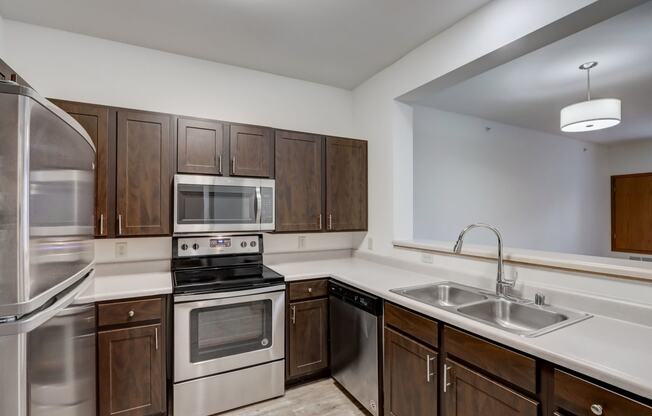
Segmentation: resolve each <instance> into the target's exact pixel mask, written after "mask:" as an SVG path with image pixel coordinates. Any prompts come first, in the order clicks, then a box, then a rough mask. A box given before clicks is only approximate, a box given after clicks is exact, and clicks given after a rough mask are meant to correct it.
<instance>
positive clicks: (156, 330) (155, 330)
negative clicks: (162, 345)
mask: <svg viewBox="0 0 652 416" xmlns="http://www.w3.org/2000/svg"><path fill="white" fill-rule="evenodd" d="M154 344H155V347H156V351H158V327H156V328H154Z"/></svg>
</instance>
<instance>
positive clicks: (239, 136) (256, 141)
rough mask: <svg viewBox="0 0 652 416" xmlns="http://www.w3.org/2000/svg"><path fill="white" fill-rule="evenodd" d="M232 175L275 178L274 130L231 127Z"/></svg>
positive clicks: (256, 127) (239, 126) (255, 127)
mask: <svg viewBox="0 0 652 416" xmlns="http://www.w3.org/2000/svg"><path fill="white" fill-rule="evenodd" d="M230 141H231V146H230V149H231V175H233V176H254V177H261V178H271V177H272V176H274V175H273V174H272V172H273V171H274V166H273V163H274V158H273V154H272V130H271V129H269V128H266V127H258V126H241V125H232V126H231V134H230Z"/></svg>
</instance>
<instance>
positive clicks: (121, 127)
mask: <svg viewBox="0 0 652 416" xmlns="http://www.w3.org/2000/svg"><path fill="white" fill-rule="evenodd" d="M117 118H118V120H117V123H118V124H117V161H116V170H117V175H116V213H117V233H116V234H117V235H118V236H140V235H166V234H169V232H170V184H171V175H170V158H171V151H170V144H171V141H172V140H171V130H170V125H171V119H172V117H171V116H169V115H166V114H157V113H148V112H144V111H130V110H119V111H118V115H117Z"/></svg>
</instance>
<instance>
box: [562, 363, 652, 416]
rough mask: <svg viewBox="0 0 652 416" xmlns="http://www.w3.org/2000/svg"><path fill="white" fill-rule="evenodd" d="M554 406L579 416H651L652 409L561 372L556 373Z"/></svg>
mask: <svg viewBox="0 0 652 416" xmlns="http://www.w3.org/2000/svg"><path fill="white" fill-rule="evenodd" d="M555 406H557V407H559V408H561V409H562V410H564V411H566V412H571V413H573V414H577V415H593V414H596V415H597V414H602V415H605V416H626V415H628V416H629V415H637V416H650V415H652V407H649V406H646V405H644V404H642V403H639V402H637V401H634V400H631V399H629V398H627V397H625V396H621V395H620V394H618V393H614V392H612V391H609V390H607V389H605V388H602V387H600V386H597V385H595V384H593V383H590V382H588V381H585V380H582V379H581V378H578V377H575V376H572V375H570V374H568V373H565V372H563V371H561V370H555Z"/></svg>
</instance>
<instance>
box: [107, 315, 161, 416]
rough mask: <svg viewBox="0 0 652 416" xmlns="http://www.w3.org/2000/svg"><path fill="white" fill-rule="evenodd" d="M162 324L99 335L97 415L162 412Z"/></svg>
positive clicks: (133, 415)
mask: <svg viewBox="0 0 652 416" xmlns="http://www.w3.org/2000/svg"><path fill="white" fill-rule="evenodd" d="M161 334H162V332H161V325H160V324H157V325H149V326H142V327H134V328H127V329H116V330H113V331H102V332H99V333H98V380H99V416H109V415H120V416H149V415H158V414H161V413H162V412H164V410H165V403H164V398H165V393H164V389H165V383H164V380H165V374H164V367H163V359H164V355H163V354H162V349H163V348H162V345H163V340H162V339H161Z"/></svg>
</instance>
